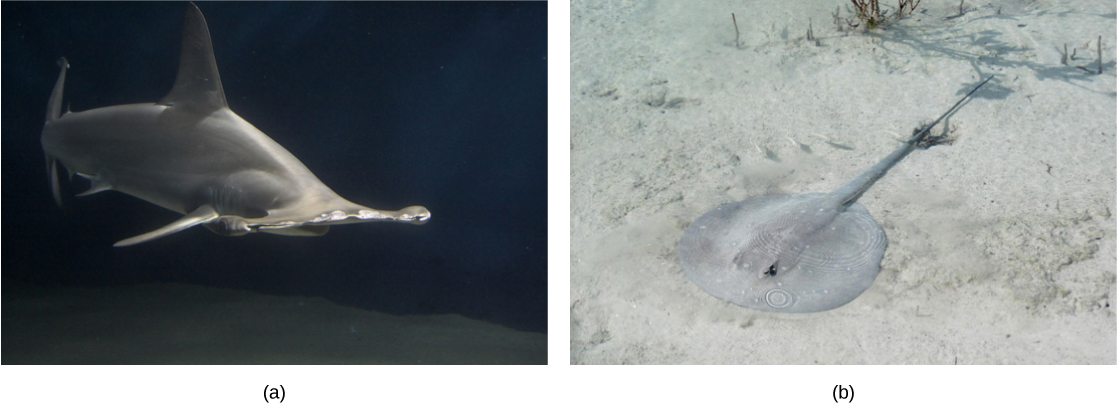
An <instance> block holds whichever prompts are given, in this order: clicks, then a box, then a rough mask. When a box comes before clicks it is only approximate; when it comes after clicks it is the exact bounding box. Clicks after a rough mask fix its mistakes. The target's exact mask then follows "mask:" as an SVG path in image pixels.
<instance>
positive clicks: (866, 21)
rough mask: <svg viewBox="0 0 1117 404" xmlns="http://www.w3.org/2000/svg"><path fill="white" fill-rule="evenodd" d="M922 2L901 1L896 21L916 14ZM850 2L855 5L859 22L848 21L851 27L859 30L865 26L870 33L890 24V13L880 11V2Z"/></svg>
mask: <svg viewBox="0 0 1117 404" xmlns="http://www.w3.org/2000/svg"><path fill="white" fill-rule="evenodd" d="M921 1H922V0H899V2H900V4H899V5H897V6H896V10H895V11H896V13H895V14H894V15H895V16H896V20H899V19H901V18H904V17H906V16H909V15H911V14H912V13H914V12H915V8H916V7H919V3H920V2H921ZM849 2H850V3H853V10H854V12H856V13H857V22H854V20H852V19H851V20H847V21H846V23H847V24H849V26H850V27H852V28H857V27H859V26H862V25H864V26H865V30H866V31H868V30H870V29H873V28H877V27H881V26H884V25H886V24H888V11H887V10H885V11H880V0H849Z"/></svg>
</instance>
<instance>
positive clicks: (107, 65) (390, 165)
mask: <svg viewBox="0 0 1117 404" xmlns="http://www.w3.org/2000/svg"><path fill="white" fill-rule="evenodd" d="M198 6H199V8H200V9H201V10H202V13H203V14H204V15H205V18H206V21H207V23H208V25H209V28H210V34H211V37H212V38H213V46H214V52H215V54H216V58H217V64H218V68H219V70H220V73H221V78H222V81H223V85H224V89H225V94H226V96H227V98H228V103H229V106H230V108H231V109H232V110H233V111H234V112H236V113H237V114H239V115H240V116H241V117H243V118H245V119H246V120H247V121H249V122H251V123H252V124H253V125H255V126H256V127H258V128H259V129H260V130H262V131H263V132H264V133H267V134H268V135H269V136H270V137H271V138H273V139H275V140H276V141H277V142H278V143H279V144H281V145H283V146H284V147H285V148H287V149H288V150H289V151H291V153H293V154H294V155H295V156H296V157H298V158H299V159H300V160H301V161H302V162H303V163H304V164H306V166H307V167H309V168H310V169H311V171H313V172H314V173H315V174H316V175H317V176H318V177H319V178H320V179H321V180H322V181H323V182H324V183H325V184H327V185H328V186H330V187H331V188H333V189H334V190H335V191H336V192H337V193H338V194H339V195H341V196H343V197H345V198H347V199H349V200H352V201H353V202H356V203H359V204H363V205H366V206H371V207H374V208H380V209H398V208H401V207H404V206H408V205H423V206H426V207H427V208H428V209H430V210H431V212H432V214H433V215H432V216H433V218H432V220H431V222H430V223H429V224H427V225H425V226H410V225H400V224H393V223H383V224H355V225H345V226H334V227H333V228H332V229H331V230H330V232H329V233H328V234H326V235H325V236H322V237H311V238H307V237H283V236H275V235H267V234H252V235H248V236H245V237H230V238H226V237H221V236H217V235H215V234H212V233H210V232H209V231H207V230H205V229H203V228H202V227H200V226H199V227H197V228H193V229H190V230H187V231H185V232H182V233H178V234H175V235H172V236H169V237H166V238H163V239H159V240H155V241H153V242H149V243H146V244H141V245H138V246H134V247H127V248H114V247H112V243H114V242H116V241H118V240H121V239H124V238H127V237H131V236H135V235H138V234H141V233H144V232H147V231H150V230H153V229H155V228H158V227H162V226H163V225H166V224H168V223H170V222H171V221H173V220H175V219H177V218H178V217H179V216H180V215H179V214H177V213H174V212H170V211H167V210H164V209H162V208H160V207H157V206H155V205H152V204H149V203H147V202H144V201H141V200H139V199H136V198H133V197H130V196H127V195H124V194H121V193H116V192H104V193H100V194H96V195H93V196H88V197H82V198H78V199H75V198H74V197H72V196H71V197H68V198H67V199H66V206H65V207H64V208H59V207H58V206H56V205H55V204H54V202H53V201H52V199H51V193H50V187H49V184H48V181H47V175H46V172H45V169H44V159H43V153H42V149H41V146H40V144H39V134H40V131H41V130H42V125H43V120H44V115H45V113H46V105H47V99H48V97H49V96H50V91H51V88H52V86H53V84H54V81H55V79H56V78H57V75H58V68H57V66H56V65H55V61H56V60H57V59H58V58H59V57H61V56H65V57H66V58H68V59H69V61H70V64H71V70H70V71H69V73H68V75H67V82H66V88H65V101H64V104H66V105H69V106H70V108H71V109H72V110H74V111H82V110H87V109H92V108H97V107H103V106H109V105H116V104H126V103H145V102H154V101H157V100H158V99H159V98H161V97H162V96H163V95H164V94H165V93H166V92H167V91H169V89H170V87H171V84H172V83H173V82H174V78H175V74H176V70H177V66H178V56H179V41H180V29H181V24H182V18H183V13H184V11H185V10H186V4H185V3H104V4H102V3H12V2H4V3H3V4H2V11H3V13H2V14H3V47H2V52H3V68H2V73H3V119H2V129H3V136H2V141H3V143H2V144H3V147H2V153H3V155H2V175H3V194H2V196H3V222H2V227H3V244H2V248H3V272H2V273H3V282H4V283H5V291H4V292H5V293H8V292H9V291H10V290H11V289H9V285H16V284H19V283H25V284H26V283H33V284H37V285H41V286H45V287H53V286H72V285H80V286H94V287H99V286H106V285H127V284H139V283H151V282H178V283H189V284H199V285H207V286H215V287H226V288H237V289H245V290H251V291H255V292H260V293H266V294H274V295H302V296H323V297H326V298H328V299H330V300H333V301H335V302H338V303H341V304H344V305H349V306H356V307H361V308H366V309H370V310H377V311H382V312H389V313H396V314H429V313H459V314H462V315H464V316H467V317H471V318H476V319H481V320H485V321H490V322H495V323H500V324H504V325H507V326H510V327H512V328H516V329H521V330H530V331H545V330H546V319H547V317H546V315H547V313H546V302H547V284H546V273H547V260H546V257H547V250H546V233H547V232H546V229H547V222H546V206H547V205H546V203H547V198H546V160H547V158H546V137H547V132H546V118H547V115H546V111H547V104H546V100H547V91H546V90H547V88H546V78H547V69H546V66H547V63H546V62H547V61H546V59H545V57H546V51H547V48H546V4H545V3H541V2H539V3H421V4H413V3H364V2H353V3H317V2H315V3H286V2H284V3H256V2H246V3H208V2H207V3H200V4H199V5H198ZM85 187H87V184H86V182H85V181H84V180H81V179H76V180H75V181H74V184H73V185H72V186H70V187H69V188H70V189H69V190H70V192H71V193H73V192H80V191H82V190H84V188H85Z"/></svg>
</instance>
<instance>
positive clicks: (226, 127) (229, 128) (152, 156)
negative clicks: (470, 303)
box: [42, 3, 431, 246]
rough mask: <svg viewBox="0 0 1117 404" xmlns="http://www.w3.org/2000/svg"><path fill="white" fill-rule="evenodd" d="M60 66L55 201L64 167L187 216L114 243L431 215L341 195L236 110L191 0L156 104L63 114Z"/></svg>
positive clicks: (51, 121)
mask: <svg viewBox="0 0 1117 404" xmlns="http://www.w3.org/2000/svg"><path fill="white" fill-rule="evenodd" d="M59 65H60V67H61V72H60V73H59V76H58V81H57V82H56V83H55V87H54V91H53V93H52V94H51V97H50V101H49V103H48V105H47V115H46V124H45V125H44V127H43V132H42V145H43V150H44V152H45V153H46V160H47V171H48V174H49V177H50V182H51V189H52V192H53V194H54V198H55V201H56V202H57V203H59V204H60V205H61V203H62V197H61V185H60V176H61V173H60V172H59V168H58V166H59V165H62V166H64V167H66V169H67V170H68V171H69V172H70V173H71V174H75V173H76V174H78V175H80V176H82V177H85V178H88V179H89V180H90V182H91V184H92V185H91V187H90V189H89V190H87V191H85V192H83V193H81V194H79V196H82V195H89V194H93V193H97V192H101V191H106V190H116V191H120V192H123V193H126V194H129V195H132V196H135V197H137V198H140V199H143V200H146V201H148V202H151V203H154V204H156V205H159V206H162V207H164V208H167V209H170V210H173V211H175V212H179V213H182V214H184V215H185V216H183V217H182V218H181V219H179V220H176V221H174V222H172V223H171V224H168V225H166V226H163V227H162V228H159V229H157V230H154V231H151V232H148V233H144V234H141V235H138V236H135V237H131V238H127V239H124V240H121V241H119V242H117V243H116V244H115V245H116V246H128V245H134V244H138V243H142V242H145V241H150V240H153V239H156V238H159V237H163V236H166V235H169V234H173V233H176V232H179V231H182V230H185V229H188V228H190V227H193V226H196V225H199V224H201V225H204V226H205V227H206V228H208V229H210V230H212V231H213V232H215V233H217V234H221V235H228V236H236V235H244V234H248V233H252V232H266V233H274V234H281V235H292V236H318V235H322V234H325V233H326V231H327V230H329V226H330V225H334V224H344V223H359V222H368V221H385V220H386V221H397V222H405V223H412V224H424V223H426V222H427V221H428V220H430V217H431V214H430V211H428V210H427V209H426V208H424V207H422V206H410V207H406V208H403V209H400V210H398V211H383V210H377V209H372V208H368V207H365V206H361V205H358V204H355V203H353V202H350V201H348V200H346V199H344V198H342V197H340V196H338V195H337V194H336V193H335V192H333V191H332V190H331V189H330V188H329V187H327V186H326V185H325V184H323V183H322V182H321V181H320V180H318V178H317V177H315V176H314V173H312V172H310V170H309V169H307V168H306V166H305V165H303V164H302V162H300V161H299V160H298V159H297V158H295V156H294V155H292V154H291V153H290V152H288V151H287V150H286V149H284V148H283V146H280V145H279V144H278V143H276V142H275V141H274V140H272V139H271V138H269V137H268V136H267V135H265V134H264V133H263V132H261V131H260V130H259V129H256V127H254V126H252V124H250V123H248V122H247V121H245V120H244V119H242V118H241V117H240V116H237V114H236V113H234V112H233V111H232V110H230V109H229V107H228V104H227V103H226V101H225V93H224V90H223V89H222V87H221V78H220V76H219V74H218V71H217V64H216V61H215V59H214V56H213V48H212V45H211V41H210V37H209V29H208V27H207V26H206V23H205V19H204V17H203V16H202V13H201V11H200V10H198V7H197V6H195V5H194V4H193V3H190V5H189V8H188V10H187V12H186V17H185V22H184V26H183V38H182V54H181V57H180V61H179V71H178V76H177V78H176V80H175V84H174V87H173V89H172V90H171V92H170V93H169V94H167V95H166V96H165V97H163V99H162V100H160V101H159V102H157V103H151V104H129V105H116V106H110V107H104V108H97V109H93V110H88V111H82V112H76V113H72V112H65V113H62V108H61V105H62V89H63V85H64V82H65V77H66V70H67V69H68V68H69V65H68V63H67V61H66V59H65V58H63V59H61V60H60V61H59Z"/></svg>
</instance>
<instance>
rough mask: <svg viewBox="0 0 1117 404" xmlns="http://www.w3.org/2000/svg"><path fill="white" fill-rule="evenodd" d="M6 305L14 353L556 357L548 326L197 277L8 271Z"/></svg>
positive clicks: (427, 360)
mask: <svg viewBox="0 0 1117 404" xmlns="http://www.w3.org/2000/svg"><path fill="white" fill-rule="evenodd" d="M3 311H4V313H3V327H4V341H3V349H4V351H3V352H4V359H3V361H4V364H5V365H13V364H70V365H75V364H78V365H80V364H212V365H220V364H254V365H271V364H308V365H334V364H354V365H372V364H545V363H547V336H546V335H545V334H542V333H531V332H522V331H516V330H512V329H509V328H506V327H503V326H500V325H496V324H490V323H486V322H483V321H478V320H473V319H468V318H465V317H462V316H459V315H423V316H420V315H411V316H396V315H389V314H382V313H377V312H374V311H369V310H364V309H358V308H352V307H346V306H341V305H338V304H336V303H333V302H330V301H329V300H326V299H323V298H320V297H280V296H269V295H262V294H258V293H252V292H247V291H241V290H233V289H220V288H211V287H203V286H196V285H185V284H173V283H164V284H145V285H136V286H118V287H103V288H84V287H52V288H41V287H36V286H32V285H27V284H17V283H11V284H9V283H5V284H4V291H3ZM47 330H49V332H48V331H47Z"/></svg>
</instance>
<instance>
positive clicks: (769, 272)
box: [764, 262, 779, 276]
mask: <svg viewBox="0 0 1117 404" xmlns="http://www.w3.org/2000/svg"><path fill="white" fill-rule="evenodd" d="M778 264H779V262H773V263H772V266H770V267H768V270H767V271H764V275H768V276H776V265H778Z"/></svg>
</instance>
